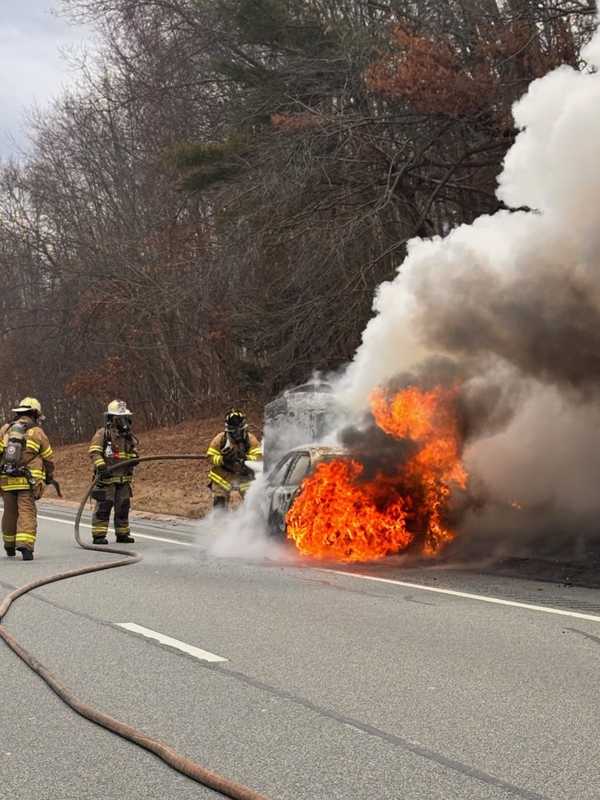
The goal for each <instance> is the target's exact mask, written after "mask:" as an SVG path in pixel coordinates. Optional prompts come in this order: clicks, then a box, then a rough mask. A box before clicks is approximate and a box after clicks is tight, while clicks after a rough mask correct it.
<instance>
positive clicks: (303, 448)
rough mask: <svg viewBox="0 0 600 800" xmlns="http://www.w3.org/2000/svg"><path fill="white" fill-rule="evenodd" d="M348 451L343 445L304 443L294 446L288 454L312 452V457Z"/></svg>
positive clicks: (342, 453) (340, 453) (343, 453)
mask: <svg viewBox="0 0 600 800" xmlns="http://www.w3.org/2000/svg"><path fill="white" fill-rule="evenodd" d="M347 452H348V451H347V450H346V448H345V447H342V446H341V445H325V444H304V445H299V446H298V447H293V448H292V449H291V450H289V451H288V453H287V455H289V454H291V453H310V455H311V457H313V458H314V457H318V456H329V455H332V456H335V455H340V456H341V455H345V454H346V453H347Z"/></svg>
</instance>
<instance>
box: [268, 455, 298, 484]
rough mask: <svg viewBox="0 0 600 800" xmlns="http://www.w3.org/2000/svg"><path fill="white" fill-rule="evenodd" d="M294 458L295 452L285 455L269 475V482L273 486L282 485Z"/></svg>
mask: <svg viewBox="0 0 600 800" xmlns="http://www.w3.org/2000/svg"><path fill="white" fill-rule="evenodd" d="M293 458H294V454H293V453H292V454H291V455H289V454H288V455H287V456H284V457H283V458H282V459H281V461H280V462H279V464H277V466H276V467H275V468H274V469H273V471H272V472H271V474H270V475H269V483H270V484H271V485H272V486H281V484H282V483H283V479H284V478H285V473H286V472H287V470H288V468H289V466H290V464H291V463H292V459H293Z"/></svg>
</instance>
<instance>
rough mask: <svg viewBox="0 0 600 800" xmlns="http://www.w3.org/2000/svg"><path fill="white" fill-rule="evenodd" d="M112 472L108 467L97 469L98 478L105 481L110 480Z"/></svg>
mask: <svg viewBox="0 0 600 800" xmlns="http://www.w3.org/2000/svg"><path fill="white" fill-rule="evenodd" d="M109 475H110V472H109V471H108V469H107V468H106V467H96V477H97V478H100V480H103V479H104V478H108V476H109Z"/></svg>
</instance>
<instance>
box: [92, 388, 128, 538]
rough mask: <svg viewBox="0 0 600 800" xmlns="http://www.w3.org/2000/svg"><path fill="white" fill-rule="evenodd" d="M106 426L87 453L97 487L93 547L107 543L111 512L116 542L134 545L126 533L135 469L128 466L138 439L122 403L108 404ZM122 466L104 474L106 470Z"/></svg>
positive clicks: (95, 490)
mask: <svg viewBox="0 0 600 800" xmlns="http://www.w3.org/2000/svg"><path fill="white" fill-rule="evenodd" d="M104 418H105V425H104V427H103V428H100V429H99V430H97V431H96V433H95V434H94V437H93V439H92V441H91V442H90V447H89V454H90V458H91V459H92V463H93V465H94V474H95V476H96V485H95V486H94V489H93V490H92V498H93V499H94V500H95V501H96V507H95V509H94V514H93V517H92V538H93V540H94V544H108V539H107V538H106V537H107V534H108V523H109V521H110V513H111V511H112V510H113V509H114V526H115V534H116V538H117V542H126V543H133V542H134V541H135V539H134V538H133V537H132V536H131V535H130V533H129V510H130V508H131V495H132V483H133V470H134V466H133V465H131V464H128V462H129V461H131V460H132V459H134V458H137V457H138V440H137V438H136V437H135V436H134V435H133V433H132V431H131V422H132V420H131V411H129V409H128V408H127V404H126V403H125V402H124V401H123V400H113V401H112V403H109V405H108V408H107V410H106V413H105V415H104ZM115 464H122V466H121V467H119V468H118V469H115V470H113V471H112V472H107V469H108V467H112V466H114V465H115Z"/></svg>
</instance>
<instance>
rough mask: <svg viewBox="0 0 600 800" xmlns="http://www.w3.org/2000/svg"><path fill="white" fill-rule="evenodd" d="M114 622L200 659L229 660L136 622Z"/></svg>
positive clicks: (120, 626)
mask: <svg viewBox="0 0 600 800" xmlns="http://www.w3.org/2000/svg"><path fill="white" fill-rule="evenodd" d="M114 624H115V625H116V626H117V627H118V628H124V629H125V630H126V631H131V632H132V633H139V634H140V636H145V637H146V638H147V639H155V640H156V641H157V642H160V643H161V644H164V645H167V647H173V648H174V649H175V650H181V651H182V652H183V653H187V654H188V655H190V656H193V657H194V658H198V659H200V661H210V662H211V663H213V664H216V663H218V662H223V661H227V659H226V658H223V656H218V655H216V654H215V653H209V651H208V650H202V648H200V647H194V645H192V644H186V642H180V641H179V639H173V638H172V637H171V636H165V634H164V633H158V631H153V630H151V629H150V628H144V626H143V625H136V623H135V622H115V623H114Z"/></svg>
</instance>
